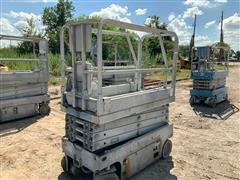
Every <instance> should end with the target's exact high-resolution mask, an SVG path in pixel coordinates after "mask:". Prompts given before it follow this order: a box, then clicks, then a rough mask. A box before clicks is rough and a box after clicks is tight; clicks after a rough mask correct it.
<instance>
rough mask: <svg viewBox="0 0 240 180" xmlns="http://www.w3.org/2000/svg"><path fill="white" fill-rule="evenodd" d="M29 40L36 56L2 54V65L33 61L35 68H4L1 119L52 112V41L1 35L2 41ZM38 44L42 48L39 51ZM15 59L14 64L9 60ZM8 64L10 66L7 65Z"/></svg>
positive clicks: (1, 78) (9, 119)
mask: <svg viewBox="0 0 240 180" xmlns="http://www.w3.org/2000/svg"><path fill="white" fill-rule="evenodd" d="M3 40H4V41H17V42H21V43H28V44H29V45H32V47H33V56H34V57H33V58H31V59H27V58H6V57H2V55H0V56H1V57H0V62H1V63H2V64H7V63H6V62H8V64H10V65H11V64H16V67H17V64H19V63H22V62H24V63H29V62H30V63H33V64H34V66H33V67H31V69H25V70H12V69H11V67H8V68H7V70H6V69H5V70H4V71H3V70H2V71H0V84H1V86H0V122H6V121H11V120H15V119H20V118H25V117H30V116H34V115H38V114H40V115H42V116H45V115H48V114H49V112H50V108H49V106H48V103H49V100H50V98H49V95H48V80H49V70H48V58H47V53H48V42H47V41H46V40H44V39H37V38H26V37H17V36H9V35H0V41H3ZM35 46H36V47H38V51H37V50H36V48H35ZM9 62H11V63H9ZM5 67H6V66H5Z"/></svg>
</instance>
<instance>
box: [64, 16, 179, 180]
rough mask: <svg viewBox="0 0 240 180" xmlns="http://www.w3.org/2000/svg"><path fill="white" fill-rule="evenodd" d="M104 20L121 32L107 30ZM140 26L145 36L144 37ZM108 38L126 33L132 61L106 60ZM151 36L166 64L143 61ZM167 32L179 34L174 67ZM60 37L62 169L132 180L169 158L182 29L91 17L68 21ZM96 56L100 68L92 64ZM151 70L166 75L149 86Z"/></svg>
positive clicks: (172, 35) (175, 42) (97, 176)
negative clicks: (155, 65) (67, 54)
mask: <svg viewBox="0 0 240 180" xmlns="http://www.w3.org/2000/svg"><path fill="white" fill-rule="evenodd" d="M105 25H107V26H113V27H117V28H118V29H119V31H117V32H116V31H110V30H104V27H105ZM122 29H125V31H123V30H122ZM67 31H68V32H69V41H68V42H69V48H70V52H71V57H72V67H71V68H69V67H66V63H65V61H66V60H65V55H64V53H65V52H66V48H64V44H67V43H68V42H67V43H65V40H66V38H65V34H66V32H67ZM133 31H140V32H143V34H144V35H143V36H142V37H141V38H140V37H139V36H138V35H137V34H136V33H133ZM106 36H121V37H124V38H126V42H127V47H126V48H128V49H129V50H130V52H131V57H132V59H133V60H134V65H133V66H129V65H127V66H117V63H115V65H114V66H103V58H102V57H103V56H102V51H103V47H102V45H103V39H104V37H106ZM152 36H154V37H156V38H157V39H158V40H159V44H160V48H161V52H162V55H163V59H164V66H163V67H162V68H142V67H141V61H142V45H143V41H144V39H145V38H149V37H152ZM166 36H170V37H172V39H173V48H174V50H173V58H172V62H173V63H172V65H168V64H169V63H168V62H167V55H166V51H165V48H164V43H163V38H164V37H166ZM60 40H61V62H62V87H61V93H62V100H61V101H62V102H61V104H62V106H61V107H62V110H63V111H64V112H66V128H65V130H66V134H65V136H64V137H63V139H62V148H63V152H64V154H65V156H64V157H63V159H62V167H63V170H64V171H65V172H67V173H70V174H73V175H75V174H77V173H78V172H81V173H83V174H84V176H86V177H90V178H91V179H125V178H129V177H131V176H132V175H134V174H136V173H137V172H139V171H141V170H142V169H143V168H145V167H146V166H148V165H149V164H151V163H152V162H154V161H155V160H157V159H159V158H161V157H162V158H166V157H168V156H169V154H170V152H171V147H172V144H171V141H170V140H169V138H170V137H171V136H172V132H173V128H172V125H171V124H169V123H168V105H169V103H171V102H173V101H174V100H175V84H176V60H177V58H178V37H177V36H176V34H175V33H174V32H170V31H166V30H160V29H155V28H149V27H144V26H140V25H134V24H130V23H124V22H119V21H116V20H110V19H102V20H93V19H87V20H82V21H79V22H73V23H68V24H66V25H65V26H63V28H62V30H61V37H60ZM133 41H134V42H135V46H133ZM94 43H95V45H94ZM136 44H137V46H136ZM93 47H96V56H95V55H94V53H92V51H93ZM95 57H96V66H93V64H91V63H90V62H92V61H93V59H94V58H95ZM129 61H131V60H129ZM152 72H163V80H162V83H159V85H158V86H156V87H154V88H152V89H148V90H146V89H144V85H143V77H144V74H146V73H152ZM169 73H171V74H172V76H171V78H170V79H168V74H169ZM169 82H170V83H169Z"/></svg>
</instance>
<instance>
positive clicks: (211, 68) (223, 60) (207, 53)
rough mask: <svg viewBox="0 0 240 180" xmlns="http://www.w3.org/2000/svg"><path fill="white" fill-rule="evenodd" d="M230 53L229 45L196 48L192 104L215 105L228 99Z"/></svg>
mask: <svg viewBox="0 0 240 180" xmlns="http://www.w3.org/2000/svg"><path fill="white" fill-rule="evenodd" d="M220 52H223V53H220ZM228 53H229V47H228V46H220V45H219V44H215V45H213V46H206V47H197V48H196V56H195V57H194V60H193V61H192V65H191V79H192V80H193V89H191V90H190V95H191V97H190V100H189V101H190V104H195V103H200V102H204V103H205V104H208V105H209V106H211V107H215V106H216V105H217V103H219V102H222V101H224V100H227V87H226V77H227V76H228Z"/></svg>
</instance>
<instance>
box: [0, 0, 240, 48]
mask: <svg viewBox="0 0 240 180" xmlns="http://www.w3.org/2000/svg"><path fill="white" fill-rule="evenodd" d="M55 4H56V0H0V33H2V34H9V35H20V32H19V31H18V30H17V28H16V27H24V26H26V18H31V17H33V18H34V19H35V20H36V27H37V29H38V30H41V31H44V26H43V25H42V22H41V15H42V12H43V9H44V8H45V7H49V6H54V5H55ZM73 5H74V7H75V9H74V17H78V16H80V15H86V16H94V15H98V16H101V17H103V18H112V19H118V20H120V21H125V22H130V23H134V24H139V25H144V23H146V22H148V20H149V16H153V15H156V16H159V17H160V21H161V22H165V23H167V24H168V29H169V30H171V31H174V32H176V33H177V35H178V37H179V40H180V41H179V42H180V44H182V45H185V44H189V41H190V38H191V35H192V31H193V20H194V19H193V18H194V14H197V26H196V38H195V39H196V41H195V45H196V46H203V45H211V44H213V43H214V42H217V41H219V38H220V29H219V28H220V24H219V23H220V18H221V11H222V10H223V11H224V21H223V22H224V24H223V28H224V41H225V42H226V43H228V44H229V45H230V46H231V48H232V49H234V50H235V51H236V50H240V0H118V1H117V0H113V1H111V0H78V1H77V0H73Z"/></svg>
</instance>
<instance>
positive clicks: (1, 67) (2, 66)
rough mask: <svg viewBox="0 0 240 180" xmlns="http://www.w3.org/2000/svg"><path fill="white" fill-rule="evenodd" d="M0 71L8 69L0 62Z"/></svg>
mask: <svg viewBox="0 0 240 180" xmlns="http://www.w3.org/2000/svg"><path fill="white" fill-rule="evenodd" d="M0 71H8V67H7V66H4V65H3V64H0Z"/></svg>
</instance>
